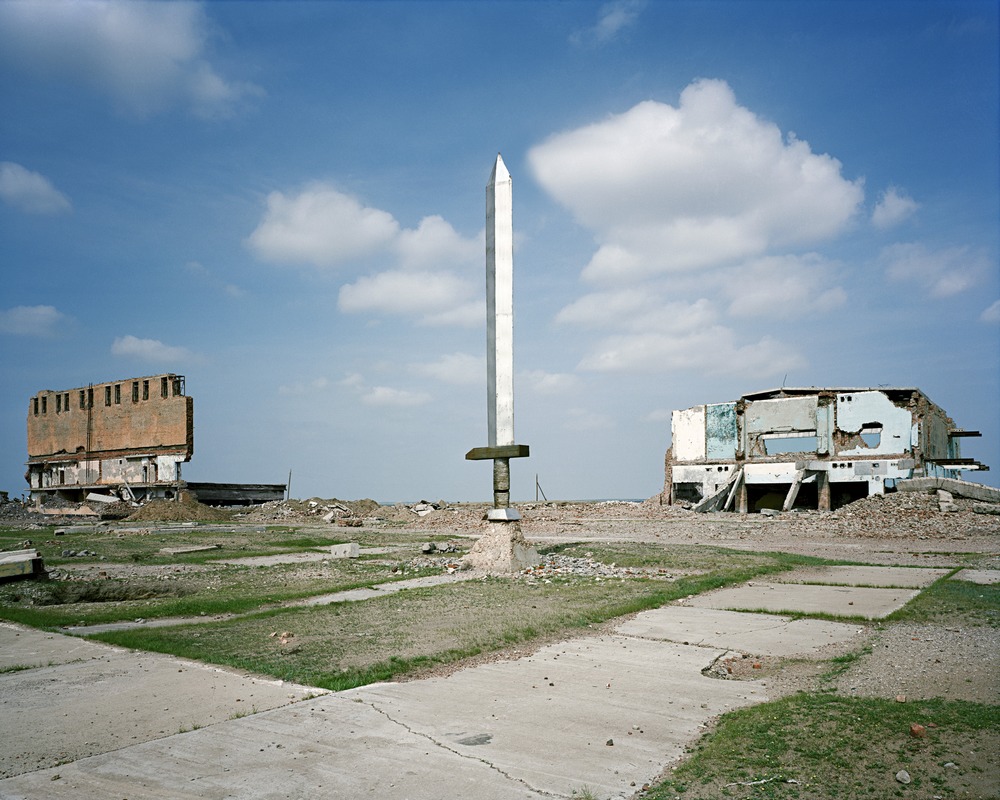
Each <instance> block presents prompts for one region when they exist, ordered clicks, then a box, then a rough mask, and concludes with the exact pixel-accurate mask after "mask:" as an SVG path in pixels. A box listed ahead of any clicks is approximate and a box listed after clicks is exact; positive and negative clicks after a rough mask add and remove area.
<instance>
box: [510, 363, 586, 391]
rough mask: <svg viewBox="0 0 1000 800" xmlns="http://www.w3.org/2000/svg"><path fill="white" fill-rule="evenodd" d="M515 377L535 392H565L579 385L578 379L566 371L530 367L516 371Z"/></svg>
mask: <svg viewBox="0 0 1000 800" xmlns="http://www.w3.org/2000/svg"><path fill="white" fill-rule="evenodd" d="M517 377H518V380H519V381H521V382H522V383H523V385H524V386H525V388H527V389H528V390H530V391H533V392H534V393H535V394H546V395H556V394H565V393H566V392H571V391H573V390H575V389H576V388H577V387H578V386H579V385H580V379H579V378H578V377H577V376H576V375H573V374H571V373H568V372H546V371H545V370H541V369H530V370H525V371H524V372H520V373H518V376H517Z"/></svg>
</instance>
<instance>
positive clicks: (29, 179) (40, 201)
mask: <svg viewBox="0 0 1000 800" xmlns="http://www.w3.org/2000/svg"><path fill="white" fill-rule="evenodd" d="M0 200H3V201H4V202H5V203H6V204H7V205H9V206H11V207H12V208H16V209H18V210H19V211H24V212H27V213H28V214H58V213H59V212H61V211H69V210H70V208H72V206H71V205H70V202H69V199H68V198H67V197H66V195H64V194H63V193H62V192H60V191H59V190H58V189H56V187H55V186H53V185H52V182H51V181H49V179H48V178H46V177H45V176H44V175H40V174H39V173H37V172H32V171H31V170H29V169H26V168H25V167H22V166H21V165H20V164H15V163H14V162H13V161H0Z"/></svg>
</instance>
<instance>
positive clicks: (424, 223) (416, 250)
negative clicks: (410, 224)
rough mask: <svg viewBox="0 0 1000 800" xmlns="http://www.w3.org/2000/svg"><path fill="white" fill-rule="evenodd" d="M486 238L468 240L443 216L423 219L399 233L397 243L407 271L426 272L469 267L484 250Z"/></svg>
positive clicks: (401, 262)
mask: <svg viewBox="0 0 1000 800" xmlns="http://www.w3.org/2000/svg"><path fill="white" fill-rule="evenodd" d="M482 240H483V237H482V236H480V237H478V238H477V239H465V238H463V237H462V236H461V235H459V233H458V232H457V231H456V230H455V229H454V228H453V227H451V225H449V224H448V223H447V222H446V221H445V220H444V219H443V218H442V217H439V216H437V215H434V216H430V217H424V218H423V219H422V220H420V224H419V225H418V226H417V227H416V228H415V229H406V230H403V231H401V232H400V234H399V239H398V240H397V242H396V248H397V250H398V252H399V257H400V264H401V266H402V267H403V268H405V269H427V268H430V267H438V268H440V267H448V266H456V265H464V264H468V263H470V262H472V261H474V260H475V259H476V257H477V256H478V255H480V254H481V253H482V251H483V248H484V247H485V245H484V243H483V241H482Z"/></svg>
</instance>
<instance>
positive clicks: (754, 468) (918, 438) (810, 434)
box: [664, 389, 982, 510]
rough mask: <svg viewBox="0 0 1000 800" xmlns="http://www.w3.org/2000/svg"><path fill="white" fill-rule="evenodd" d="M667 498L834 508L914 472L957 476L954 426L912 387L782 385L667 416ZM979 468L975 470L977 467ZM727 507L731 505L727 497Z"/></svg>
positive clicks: (755, 506)
mask: <svg viewBox="0 0 1000 800" xmlns="http://www.w3.org/2000/svg"><path fill="white" fill-rule="evenodd" d="M671 420H672V433H673V445H672V454H671V453H670V452H668V456H667V465H666V469H665V475H666V481H667V482H666V486H665V491H664V496H665V497H667V498H669V500H668V502H686V503H692V504H695V503H698V502H699V501H701V500H702V499H704V498H708V499H707V500H706V503H705V504H712V503H715V502H716V500H715V497H713V496H721V494H720V492H721V491H722V490H724V489H725V487H726V486H727V485H731V486H732V487H733V489H732V494H733V497H734V498H735V497H738V498H739V504H740V505H741V506H742V507H743V508H744V510H759V508H766V507H773V504H774V502H775V500H774V497H775V496H776V495H781V497H782V503H781V504H779V507H780V506H781V505H787V506H789V507H814V508H815V507H821V508H831V507H833V508H836V507H838V506H839V505H842V504H844V503H846V502H851V501H853V500H856V499H858V498H859V497H862V496H867V495H868V494H876V493H882V492H884V491H885V490H886V489H887V488H891V487H893V486H894V485H895V482H896V481H897V480H900V479H905V478H911V477H913V476H914V474H927V475H935V476H943V477H958V476H959V472H958V470H957V469H955V468H954V465H951V466H949V465H940V464H937V463H935V460H936V459H948V458H950V459H955V458H959V457H960V455H959V451H958V441H957V438H956V436H955V435H954V423H953V421H952V420H951V418H950V417H948V416H947V415H946V414H945V413H944V411H943V410H942V409H941V408H939V407H938V406H936V405H934V404H933V403H932V402H930V400H929V399H928V398H927V397H926V396H925V395H924V394H923V393H921V392H919V391H918V390H915V389H885V390H882V389H812V390H807V389H790V390H784V389H781V390H774V391H773V392H762V393H758V394H756V395H745V396H744V397H742V398H740V400H739V401H737V402H735V403H717V404H710V405H699V406H694V407H692V408H689V409H684V410H681V411H674V412H673V414H672V418H671ZM979 466H982V465H979ZM728 502H732V500H731V499H730V500H729V501H728Z"/></svg>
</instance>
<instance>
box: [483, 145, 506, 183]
mask: <svg viewBox="0 0 1000 800" xmlns="http://www.w3.org/2000/svg"><path fill="white" fill-rule="evenodd" d="M509 180H510V172H509V171H508V170H507V165H506V164H504V163H503V157H502V156H501V155H500V154H499V153H497V160H496V161H495V162H494V164H493V172H491V173H490V181H489V183H488V184H487V186H494V185H496V184H497V183H502V182H503V181H509Z"/></svg>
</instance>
